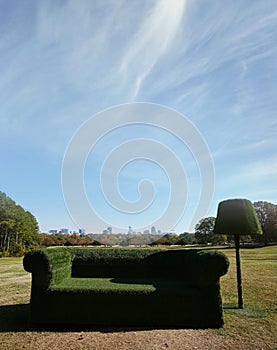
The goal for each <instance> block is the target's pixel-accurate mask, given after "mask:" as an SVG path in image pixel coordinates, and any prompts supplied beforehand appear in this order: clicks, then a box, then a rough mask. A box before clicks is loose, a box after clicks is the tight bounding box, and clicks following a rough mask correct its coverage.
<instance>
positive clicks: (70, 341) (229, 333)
mask: <svg viewBox="0 0 277 350" xmlns="http://www.w3.org/2000/svg"><path fill="white" fill-rule="evenodd" d="M222 251H223V252H224V253H225V254H226V255H227V256H228V258H229V260H230V269H229V272H228V273H227V275H225V276H224V277H223V278H222V279H221V291H222V298H223V306H224V319H225V325H224V327H223V328H221V329H204V330H195V329H148V328H145V329H142V328H130V329H128V328H119V329H111V328H91V329H87V328H80V329H78V328H76V327H75V328H69V327H68V328H67V329H64V328H63V329H62V328H56V329H41V330H37V329H33V328H32V327H31V325H30V324H29V323H28V302H29V298H30V286H31V275H30V274H28V273H27V272H25V271H24V270H23V267H22V258H1V259H0V288H1V289H0V290H1V293H0V349H1V350H17V349H32V350H41V349H47V350H50V349H51V350H58V349H59V350H70V349H87V350H93V349H97V350H98V349H126V350H127V349H143V350H147V349H151V350H152V349H159V350H160V349H172V350H177V349H201V350H202V349H209V350H210V349H240V350H243V349H252V350H254V349H277V317H276V316H277V246H272V247H263V248H255V249H244V248H242V249H241V263H242V279H243V296H244V304H245V308H244V309H243V310H238V309H237V308H236V303H237V292H236V264H235V251H234V249H222ZM164 307H165V308H167V307H170V300H168V304H167V305H164ZM130 312H132V310H130ZM149 312H151V310H149Z"/></svg>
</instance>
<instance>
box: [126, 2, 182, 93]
mask: <svg viewBox="0 0 277 350" xmlns="http://www.w3.org/2000/svg"><path fill="white" fill-rule="evenodd" d="M185 6H186V1H185V0H174V1H173V2H172V1H171V2H168V1H167V0H161V1H157V2H156V4H155V6H154V8H153V9H151V12H150V14H147V15H146V16H145V19H144V21H143V22H142V24H141V26H140V29H139V30H138V32H137V33H136V34H135V35H134V36H133V38H132V41H131V45H130V46H129V47H127V49H126V50H125V53H124V54H123V60H122V63H121V66H120V72H121V73H122V74H123V76H124V77H125V79H126V77H128V79H130V77H131V79H134V81H135V86H134V91H133V98H136V96H137V95H138V93H139V91H140V88H141V85H142V84H143V82H144V80H145V78H146V77H147V76H148V75H149V73H150V72H151V70H152V69H153V67H154V66H155V64H156V63H157V62H158V61H159V59H160V58H161V57H162V56H163V55H164V54H165V53H166V51H167V50H169V49H170V47H171V45H172V42H173V41H174V37H175V35H176V32H177V31H178V29H179V28H180V25H181V21H182V18H183V13H184V11H185Z"/></svg>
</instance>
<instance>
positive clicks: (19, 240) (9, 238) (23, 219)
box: [0, 192, 40, 255]
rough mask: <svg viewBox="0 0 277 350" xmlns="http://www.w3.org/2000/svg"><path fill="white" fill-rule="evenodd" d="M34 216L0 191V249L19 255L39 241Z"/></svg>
mask: <svg viewBox="0 0 277 350" xmlns="http://www.w3.org/2000/svg"><path fill="white" fill-rule="evenodd" d="M39 239H40V237H39V232H38V223H37V220H36V218H35V217H34V216H33V214H31V213H30V212H28V211H25V210H24V209H23V208H22V207H21V206H20V205H17V204H16V203H15V201H13V200H12V199H11V198H9V197H8V196H7V195H6V194H5V193H4V192H0V251H1V252H2V253H3V252H9V253H10V254H11V255H17V254H19V255H21V254H23V253H24V251H26V250H29V249H31V248H32V247H34V246H36V245H38V243H39Z"/></svg>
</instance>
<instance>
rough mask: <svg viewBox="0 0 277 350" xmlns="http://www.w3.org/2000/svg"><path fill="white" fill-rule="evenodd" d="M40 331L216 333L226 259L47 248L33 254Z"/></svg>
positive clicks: (34, 311) (181, 252)
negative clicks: (95, 328) (50, 327)
mask: <svg viewBox="0 0 277 350" xmlns="http://www.w3.org/2000/svg"><path fill="white" fill-rule="evenodd" d="M23 264H24V268H25V270H26V271H28V272H32V289H31V301H30V315H31V321H32V323H34V324H49V323H51V324H52V323H60V324H90V325H105V326H122V325H125V326H126V325H127V326H158V327H161V326H163V327H183V328H188V327H190V328H206V327H209V328H217V327H221V326H222V325H223V312H222V303H221V295H220V284H219V279H220V276H222V275H224V274H225V273H226V272H227V270H228V265H229V262H228V259H227V258H226V256H225V255H224V254H222V253H220V252H216V251H208V250H206V251H204V250H203V251H200V250H194V249H193V250H185V249H178V250H177V249H176V250H174V249H168V250H165V249H156V248H151V249H150V248H147V249H143V248H140V249H133V248H91V249H90V248H65V247H60V248H48V249H42V250H34V251H31V252H29V253H27V254H26V255H25V257H24V260H23Z"/></svg>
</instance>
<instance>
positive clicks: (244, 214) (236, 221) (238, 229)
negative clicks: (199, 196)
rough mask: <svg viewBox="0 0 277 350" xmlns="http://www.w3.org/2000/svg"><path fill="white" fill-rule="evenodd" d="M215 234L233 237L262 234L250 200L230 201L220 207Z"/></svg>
mask: <svg viewBox="0 0 277 350" xmlns="http://www.w3.org/2000/svg"><path fill="white" fill-rule="evenodd" d="M214 233H216V234H233V235H255V234H262V228H261V224H260V222H259V219H258V217H257V214H256V212H255V209H254V206H253V204H252V203H251V202H250V201H249V200H248V199H228V200H225V201H222V202H220V203H219V205H218V210H217V217H216V221H215V227H214Z"/></svg>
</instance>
